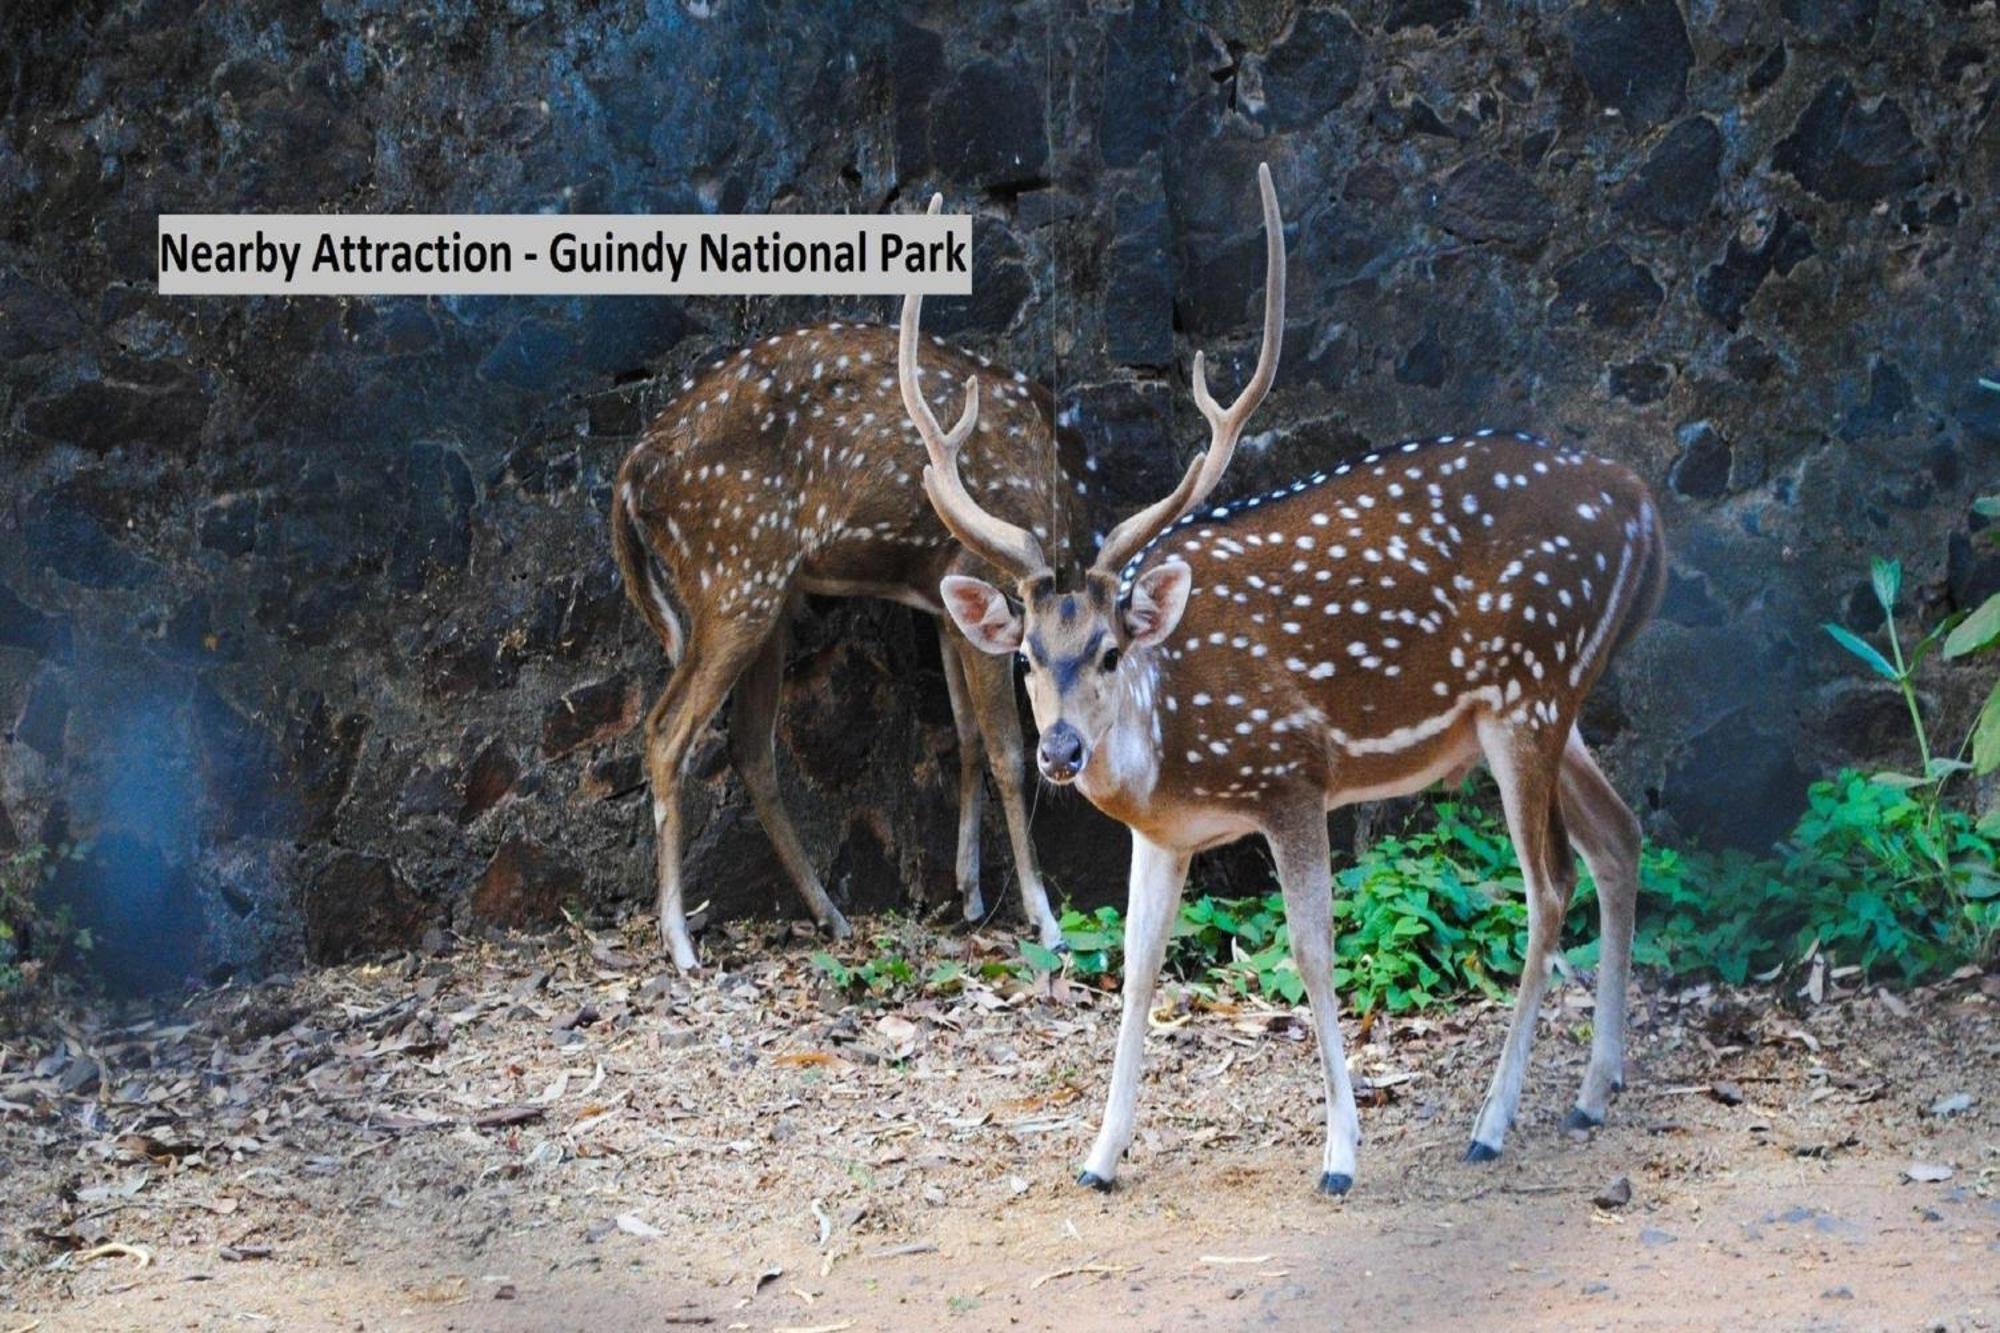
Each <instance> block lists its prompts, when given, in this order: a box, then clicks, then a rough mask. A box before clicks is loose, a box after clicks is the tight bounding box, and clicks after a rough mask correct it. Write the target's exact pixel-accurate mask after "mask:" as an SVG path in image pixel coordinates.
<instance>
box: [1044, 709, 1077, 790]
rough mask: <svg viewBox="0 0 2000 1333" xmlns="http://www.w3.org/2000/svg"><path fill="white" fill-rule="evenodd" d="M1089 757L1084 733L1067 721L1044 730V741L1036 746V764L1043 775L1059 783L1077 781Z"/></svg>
mask: <svg viewBox="0 0 2000 1333" xmlns="http://www.w3.org/2000/svg"><path fill="white" fill-rule="evenodd" d="M1089 759H1090V753H1089V750H1088V748H1087V747H1086V746H1085V745H1084V743H1083V737H1082V735H1081V734H1079V733H1078V731H1077V729H1076V728H1075V727H1072V726H1071V725H1070V724H1069V723H1067V722H1058V723H1056V724H1055V725H1054V726H1052V727H1050V728H1049V729H1048V730H1047V731H1045V732H1043V733H1042V743H1041V744H1040V745H1038V746H1036V747H1035V766H1036V767H1037V768H1039V769H1041V770H1042V776H1043V777H1045V778H1047V779H1048V780H1049V781H1050V782H1054V783H1058V784H1060V783H1068V782H1074V781H1076V775H1077V774H1079V773H1081V772H1083V766H1084V764H1085V763H1087V762H1088V761H1089Z"/></svg>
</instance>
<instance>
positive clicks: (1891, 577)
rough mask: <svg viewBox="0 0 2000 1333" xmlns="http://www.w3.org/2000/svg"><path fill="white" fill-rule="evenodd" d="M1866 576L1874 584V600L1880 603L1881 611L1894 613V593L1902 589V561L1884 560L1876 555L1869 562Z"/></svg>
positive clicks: (1889, 613)
mask: <svg viewBox="0 0 2000 1333" xmlns="http://www.w3.org/2000/svg"><path fill="white" fill-rule="evenodd" d="M1868 577H1869V580H1870V582H1872V583H1874V585H1875V600H1876V601H1878V602H1880V603H1881V604H1882V610H1883V612H1884V613H1885V614H1888V615H1894V614H1895V611H1896V594H1897V593H1899V592H1901V591H1902V589H1903V562H1902V561H1900V560H1884V559H1883V558H1882V557H1881V556H1879V555H1878V556H1876V557H1875V559H1874V560H1873V561H1871V562H1870V564H1869V567H1868Z"/></svg>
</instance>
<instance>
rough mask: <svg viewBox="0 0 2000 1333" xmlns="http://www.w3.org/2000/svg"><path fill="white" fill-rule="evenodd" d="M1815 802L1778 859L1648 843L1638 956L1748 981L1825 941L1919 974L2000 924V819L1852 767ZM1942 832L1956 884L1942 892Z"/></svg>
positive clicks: (1834, 952) (1942, 965)
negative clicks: (1934, 802) (1931, 800)
mask: <svg viewBox="0 0 2000 1333" xmlns="http://www.w3.org/2000/svg"><path fill="white" fill-rule="evenodd" d="M1806 802H1807V804H1806V811H1805V813H1804V814H1802V815H1801V816H1800V817H1799V820H1798V823H1797V824H1796V825H1795V826H1794V828H1793V830H1792V833H1791V836H1790V837H1789V838H1788V839H1787V840H1786V841H1785V842H1784V843H1783V844H1782V845H1781V847H1780V853H1781V854H1780V855H1779V856H1777V857H1775V858H1772V857H1752V856H1748V855H1746V854H1744V853H1742V852H1736V851H1730V852H1724V853H1721V854H1719V855H1716V854H1704V853H1689V854H1683V853H1679V852H1675V851H1673V850H1672V849H1669V848H1663V847H1658V846H1649V847H1648V848H1647V849H1646V851H1645V853H1644V856H1643V857H1642V859H1641V862H1640V895H1639V904H1640V912H1641V924H1640V930H1639V938H1638V941H1637V944H1636V946H1635V949H1634V957H1635V959H1636V960H1637V961H1638V962H1640V963H1642V964H1646V965H1648V966H1652V967H1658V968H1661V969H1663V970H1665V971H1668V972H1670V973H1674V974H1692V973H1705V972H1713V973H1715V974H1716V975H1718V976H1720V977H1721V978H1722V979H1723V980H1725V981H1730V982H1739V983H1740V982H1742V981H1744V980H1746V979H1747V978H1749V977H1751V976H1755V975H1758V974H1760V973H1764V972H1768V971H1770V970H1772V969H1774V968H1777V967H1780V966H1782V965H1784V964H1786V963H1788V962H1793V961H1796V960H1798V959H1800V958H1802V957H1804V956H1805V955H1806V954H1807V953H1808V952H1810V951H1811V949H1812V948H1813V947H1814V945H1815V943H1817V944H1818V946H1819V947H1821V948H1822V949H1824V950H1825V951H1826V952H1827V953H1828V954H1829V955H1830V956H1831V957H1833V958H1834V959H1836V960H1839V961H1841V962H1848V963H1853V964H1856V965H1859V966H1860V967H1862V968H1863V969H1864V970H1865V971H1866V972H1867V973H1869V974H1870V975H1882V974H1884V973H1890V974H1893V975H1895V976H1896V977H1898V978H1899V979H1901V980H1904V981H1915V980H1918V979H1920V978H1922V977H1925V976H1929V975H1936V974H1938V973H1941V972H1946V971H1949V970H1950V969H1951V968H1953V967H1956V966H1957V965H1958V964H1960V963H1962V962H1964V961H1965V960H1966V959H1967V958H1969V957H1973V956H1976V955H1977V952H1978V950H1979V949H1980V948H1981V947H1983V941H1985V940H1988V939H1990V938H1991V937H1992V935H1993V932H1994V930H1995V928H1996V927H1997V926H2000V898H1996V894H2000V880H1996V878H1995V876H1994V872H1993V863H1994V858H1995V855H1996V853H1997V852H2000V827H1982V826H1981V825H1980V824H1978V823H1976V822H1975V821H1974V820H1973V819H1972V817H1971V816H1970V815H1967V814H1965V813H1964V812H1962V811H1958V810H1953V809H1949V808H1944V809H1940V810H1937V811H1932V810H1931V809H1929V808H1928V807H1926V806H1925V805H1924V803H1923V802H1922V801H1920V800H1918V799H1917V798H1916V796H1915V795H1913V791H1912V789H1909V788H1899V787H1894V786H1889V785H1885V784H1883V783H1881V782H1878V781H1875V780H1874V779H1872V778H1869V777H1867V776H1864V775H1863V774H1860V773H1855V772H1843V773H1841V774H1840V775H1839V776H1838V777H1836V778H1834V779H1832V780H1831V781H1826V782H1816V783H1814V784H1813V785H1812V787H1811V788H1810V789H1809V790H1808V791H1807V794H1806ZM1940 837H1941V838H1942V839H1943V851H1944V855H1945V856H1946V858H1947V859H1948V860H1949V861H1950V862H1951V864H1952V865H1953V866H1954V868H1955V874H1957V875H1958V876H1959V878H1960V886H1961V887H1960V890H1959V892H1958V894H1956V895H1943V894H1940V893H1939V892H1938V888H1939V882H1938V879H1937V872H1936V864H1937V854H1938V849H1937V847H1936V845H1935V842H1934V840H1935V839H1938V838H1940Z"/></svg>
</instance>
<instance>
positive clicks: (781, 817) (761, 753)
mask: <svg viewBox="0 0 2000 1333" xmlns="http://www.w3.org/2000/svg"><path fill="white" fill-rule="evenodd" d="M784 679H785V629H784V624H783V622H782V621H780V623H779V624H778V625H777V626H776V627H775V628H773V629H772V631H771V634H770V637H768V638H767V639H765V640H764V646H763V647H762V648H760V649H758V651H757V656H756V657H755V658H753V659H752V660H751V663H750V666H749V668H748V669H747V670H745V671H744V673H743V679H742V680H740V681H739V682H737V686H736V708H735V711H734V713H732V714H731V716H730V719H729V757H730V760H731V762H732V763H734V764H735V766H736V773H737V776H739V777H741V778H742V779H743V786H744V788H745V789H746V790H747V791H748V792H749V793H750V803H751V805H752V806H754V807H755V808H756V811H757V820H758V822H759V823H761V824H763V826H764V834H765V836H766V837H768V838H770V840H771V847H772V850H774V851H776V852H777V854H778V861H779V863H780V864H782V865H783V866H784V867H785V873H786V874H787V875H789V876H790V877H791V881H792V883H793V884H795V885H796V886H798V890H799V896H800V897H801V898H804V899H805V902H806V910H807V911H809V912H811V913H812V917H813V920H814V921H817V922H818V923H819V925H820V928H821V929H823V930H828V931H831V932H832V933H833V935H834V937H835V938H837V939H846V938H847V937H848V936H850V935H852V934H853V933H854V931H853V928H852V927H850V926H849V925H848V924H847V918H846V917H844V916H842V915H841V914H840V909H839V908H838V907H835V906H834V905H833V900H832V899H831V898H828V897H827V896H826V886H825V885H823V884H821V883H820V879H819V875H818V873H817V872H816V871H814V870H813V864H812V858H810V857H808V856H807V855H806V849H805V847H804V846H803V845H801V844H800V842H799V835H798V830H797V829H795V828H793V826H792V817H791V815H790V814H788V813H787V812H786V810H785V802H784V798H783V796H781V795H780V794H779V792H778V764H777V757H776V753H775V751H774V748H773V740H774V738H775V737H776V735H777V730H778V703H779V698H780V695H781V694H782V692H783V687H784Z"/></svg>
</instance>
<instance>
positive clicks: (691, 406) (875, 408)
mask: <svg viewBox="0 0 2000 1333" xmlns="http://www.w3.org/2000/svg"><path fill="white" fill-rule="evenodd" d="M895 354H896V340H895V334H894V333H893V332H892V331H891V330H889V329H886V328H879V327H869V326H857V325H846V324H826V325H823V326H819V327H814V328H803V329H796V330H794V331H792V332H790V333H781V334H777V335H774V336H772V337H768V338H765V339H763V340H762V341H760V342H757V343H754V344H752V345H751V346H748V347H745V348H743V349H742V350H741V351H738V352H736V353H735V354H734V355H733V356H728V357H725V358H724V359H722V360H720V361H717V362H715V363H714V364H713V365H711V366H710V367H709V368H708V369H707V370H705V371H703V372H701V373H700V374H699V375H697V376H695V377H693V378H691V379H689V380H687V381H686V382H685V383H683V384H682V385H681V393H680V396H679V397H678V398H677V399H675V401H674V402H673V403H671V404H669V405H668V407H667V408H666V409H665V411H663V412H662V413H661V414H660V415H659V416H658V417H657V418H656V419H655V420H654V422H653V423H652V426H651V428H650V429H649V430H648V431H647V432H646V435H645V437H644V438H643V439H641V440H640V441H639V443H638V444H637V445H636V446H635V447H634V448H633V449H632V452H631V453H630V454H629V455H628V456H627V457H626V459H625V462H624V465H623V466H622V467H621V468H620V469H619V472H618V483H617V487H616V489H615V491H614V492H613V499H612V514H611V532H612V545H613V549H614V552H615V554H616V556H617V560H618V568H619V571H620V573H621V574H622V575H623V578H624V584H625V591H626V593H627V595H628V596H630V597H631V599H632V602H633V604H634V605H635V606H636V607H637V608H638V610H639V614H640V615H641V616H643V617H644V618H645V620H646V623H647V624H648V625H649V626H651V627H652V630H653V633H654V634H655V635H656V636H658V638H659V640H660V642H661V644H662V645H663V646H664V647H665V649H666V652H667V656H668V658H670V659H671V660H672V662H673V663H674V672H673V676H672V678H671V680H670V681H669V682H668V685H667V687H666V690H665V692H663V693H662V694H661V695H660V697H659V700H658V702H656V703H655V704H654V705H653V707H652V709H651V711H649V712H648V713H647V715H646V723H645V744H646V766H647V775H648V778H649V781H650V783H651V786H652V797H653V824H654V829H655V832H656V836H657V839H658V844H659V845H658V876H659V910H660V931H661V935H662V938H663V942H664V944H665V946H666V947H667V949H668V950H669V951H670V952H671V953H672V954H673V959H674V963H675V964H676V966H678V967H680V968H681V969H682V970H683V971H691V970H693V969H694V968H695V967H696V966H697V965H698V963H697V959H696V956H695V951H694V945H693V943H692V941H691V940H690V939H689V938H688V929H687V919H686V911H685V904H684V901H683V882H682V873H681V840H682V830H681V818H682V811H681V801H680V785H681V779H682V776H683V769H684V767H685V765H686V763H687V759H688V754H689V750H690V748H691V746H692V745H693V743H694V740H695V738H696V736H697V735H699V734H700V732H701V730H702V728H703V727H704V726H706V725H707V723H708V721H709V719H710V718H711V717H713V716H714V715H715V712H716V710H717V709H718V708H720V707H721V706H722V701H723V699H725V698H726V697H728V695H729V692H730V690H731V689H732V687H734V688H736V712H735V716H734V718H733V720H732V722H731V724H730V728H729V732H730V738H729V739H730V751H731V758H732V760H733V762H734V764H735V767H736V770H737V772H738V774H739V775H741V777H742V779H743V785H744V786H745V787H746V788H747V789H748V790H749V793H750V799H751V802H752V804H753V805H754V806H755V807H756V811H757V817H758V819H759V820H760V821H761V822H762V823H763V825H764V831H765V833H766V834H767V835H768V836H769V837H770V839H771V844H772V846H773V848H774V849H775V850H776V852H777V854H778V859H779V860H780V861H781V862H782V863H783V865H784V868H785V871H786V873H787V875H789V876H790V878H791V880H792V882H793V883H794V884H795V885H797V886H798V890H799V893H800V895H801V896H802V897H803V898H804V899H805V902H806V906H807V907H808V909H809V910H810V911H811V912H812V915H813V917H814V919H815V920H816V921H818V922H819V924H820V925H821V926H822V927H823V928H825V929H828V930H831V931H832V932H833V933H834V934H835V935H840V936H845V935H847V934H849V933H850V931H849V928H848V925H847V922H846V920H845V919H844V918H843V917H842V916H841V914H840V911H839V909H838V908H836V907H835V906H834V905H833V902H832V901H831V900H830V899H829V898H828V897H827V894H826V889H825V887H824V886H823V885H822V884H821V883H820V879H819V875H818V874H817V873H816V872H815V871H814V869H813V866H812V862H811V861H810V859H808V857H807V856H806V853H805V849H804V847H803V846H802V845H801V844H800V842H799V838H798V834H797V832H796V831H795V830H794V829H793V827H792V822H791V819H790V817H789V816H788V815H787V814H786V812H785V807H784V804H783V801H782V800H781V798H780V796H779V792H778V782H777V770H776V766H775V759H774V756H773V752H772V737H773V734H774V732H775V730H776V727H777V708H778V696H779V689H780V685H781V684H782V678H783V673H784V660H785V632H784V631H785V620H786V616H787V613H788V611H789V610H790V609H791V607H792V606H793V605H794V603H795V602H796V600H797V599H798V597H799V596H800V595H801V594H804V593H820V594H826V595H832V596H864V597H886V598H889V599H891V600H894V601H898V602H903V603H906V604H908V605H911V606H915V607H919V608H921V609H923V610H926V611H930V612H933V613H940V612H941V611H942V609H943V608H942V606H941V605H940V603H939V602H938V595H937V589H938V585H939V580H940V579H942V578H943V577H944V576H945V575H947V574H950V573H953V572H958V573H963V572H964V571H966V570H967V569H970V568H975V567H976V565H975V562H974V560H973V558H972V557H971V556H969V555H968V554H967V552H966V551H964V550H963V549H962V548H961V547H960V546H959V545H958V543H957V542H955V541H953V540H952V538H951V535H950V534H949V533H948V532H946V531H945V529H944V528H942V527H941V526H939V524H938V521H937V519H936V517H935V516H934V515H933V514H932V512H931V510H930V507H929V506H928V505H927V504H925V503H924V500H923V497H922V496H921V495H920V494H919V492H918V490H917V487H916V485H915V474H916V472H917V471H918V469H919V468H920V467H921V466H922V464H923V461H924V452H923V450H922V449H921V447H920V446H919V445H918V442H917V438H916V432H915V429H914V428H913V427H912V426H911V424H910V423H909V421H908V420H907V419H906V418H905V417H904V415H903V412H902V407H901V403H900V402H899V401H898V398H897V386H896V374H895V368H894V360H895ZM938 361H939V365H938V367H937V369H938V371H939V372H940V373H941V374H942V375H944V376H946V377H948V378H951V379H954V380H964V381H965V382H967V383H983V384H985V386H986V388H987V390H988V392H989V395H990V396H991V399H992V400H993V402H994V407H995V410H994V411H993V413H992V415H991V419H990V420H989V421H988V422H986V423H983V424H982V425H981V427H980V431H979V437H978V438H977V439H976V440H975V441H973V445H972V448H971V449H970V450H969V451H968V456H967V460H966V466H967V469H968V473H969V476H970V479H971V484H972V485H974V486H975V487H977V488H978V489H979V491H980V493H981V495H982V496H983V497H984V498H985V500H986V502H987V503H989V504H991V505H993V506H994V507H995V509H996V510H998V511H999V512H1001V513H1004V514H1007V515H1008V516H1009V519H1010V521H1018V522H1021V523H1025V524H1028V525H1030V526H1031V527H1032V529H1033V531H1034V533H1035V535H1036V537H1037V539H1038V540H1042V541H1048V542H1051V543H1052V545H1054V546H1055V547H1056V548H1058V549H1061V550H1065V551H1066V550H1067V549H1068V547H1069V541H1070V526H1071V509H1070V506H1071V504H1072V503H1073V501H1072V498H1071V497H1070V495H1069V494H1068V489H1069V483H1068V482H1067V481H1066V480H1065V479H1064V476H1063V473H1062V472H1061V470H1060V469H1059V467H1058V462H1057V457H1056V432H1055V429H1054V419H1055V414H1054V405H1053V401H1052V399H1051V397H1050V395H1049V394H1048V392H1047V390H1045V389H1044V388H1042V387H1041V386H1039V385H1031V384H1030V383H1028V381H1027V378H1026V376H1024V375H1021V374H1020V373H1018V372H1013V373H1009V372H1007V371H1004V370H1001V369H999V368H997V367H995V366H993V365H992V363H991V362H990V361H988V360H987V359H986V358H984V357H977V358H975V357H972V356H969V355H966V354H964V353H961V352H956V351H947V350H944V349H942V348H940V349H939V351H938ZM683 615H685V617H686V625H685V628H684V627H683V624H682V617H683ZM939 643H940V646H941V651H942V653H943V657H944V672H945V682H946V685H947V687H948V689H949V692H950V696H951V708H952V716H953V719H954V721H955V723H956V726H957V731H958V743H959V784H958V788H959V810H958V820H959V823H958V859H957V868H956V873H957V879H958V885H959V889H960V892H961V894H962V895H963V901H964V910H965V915H966V917H967V918H968V919H974V920H976V919H978V918H980V917H982V916H983V915H984V908H983V906H982V903H981V900H980V892H979V829H980V815H981V807H982V804H983V802H984V799H985V786H984V783H983V781H982V779H981V775H980V772H979V764H980V753H981V749H982V742H983V748H984V750H985V753H986V756H987V758H988V759H989V760H990V762H991V766H992V770H993V777H994V780H995V782H996V783H997V785H998V786H999V788H1000V800H1001V804H1002V805H1003V806H1004V807H1005V811H1006V817H1007V831H1008V834H1009V837H1010V838H1011V840H1012V842H1013V848H1014V869H1015V873H1016V875H1017V876H1018V877H1019V879H1020V884H1021V902H1022V906H1023V908H1024V909H1025V911H1026V913H1027V917H1028V920H1029V922H1030V923H1031V924H1032V925H1033V926H1034V927H1035V929H1036V930H1037V932H1038V933H1039V935H1040V937H1041V940H1042V942H1043V943H1044V944H1046V945H1049V946H1050V947H1055V946H1057V945H1058V944H1060V942H1061V940H1062V932H1061V929H1060V928H1059V927H1058V926H1057V924H1056V918H1055V914H1054V913H1053V912H1052V911H1050V909H1049V901H1048V895H1047V893H1046V892H1044V890H1043V888H1042V881H1041V876H1040V873H1039V870H1038V868H1037V866H1036V862H1035V851H1034V847H1033V845H1032V844H1031V843H1030V842H1029V839H1028V817H1027V808H1026V806H1025V804H1024V802H1023V792H1022V787H1023V778H1022V768H1023V758H1024V756H1023V754H1022V749H1021V725H1020V715H1019V713H1018V712H1016V709H1015V703H1014V681H1013V675H1012V672H1011V670H1010V669H1009V664H1008V663H1007V662H1006V661H1005V660H1004V659H1002V660H995V659H993V658H990V657H987V656H986V655H984V654H982V653H973V652H968V651H965V649H964V644H963V642H962V640H960V639H959V637H958V635H957V634H956V632H955V631H952V630H951V629H949V622H947V621H942V620H941V621H940V623H939Z"/></svg>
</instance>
